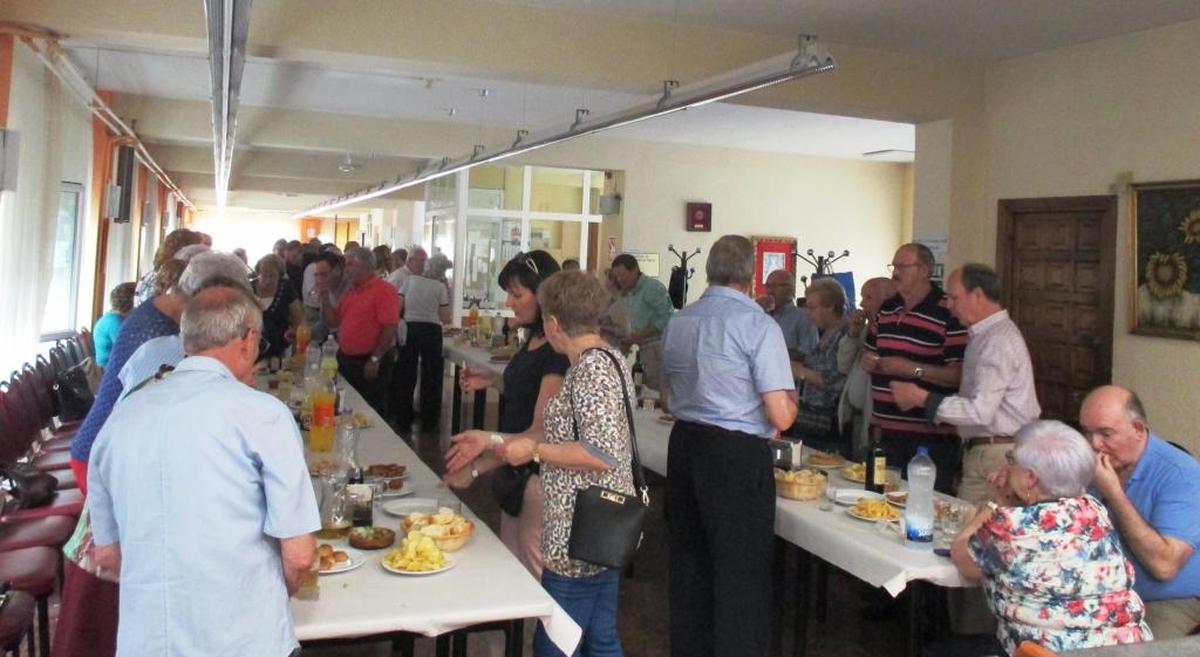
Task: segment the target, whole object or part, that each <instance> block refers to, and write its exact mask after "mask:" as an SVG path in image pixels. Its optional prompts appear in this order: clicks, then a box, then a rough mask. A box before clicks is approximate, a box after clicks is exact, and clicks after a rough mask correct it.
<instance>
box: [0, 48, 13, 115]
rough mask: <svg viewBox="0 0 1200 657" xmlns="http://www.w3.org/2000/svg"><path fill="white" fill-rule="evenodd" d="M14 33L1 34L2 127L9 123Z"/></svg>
mask: <svg viewBox="0 0 1200 657" xmlns="http://www.w3.org/2000/svg"><path fill="white" fill-rule="evenodd" d="M12 64H13V35H11V34H0V128H3V127H6V126H7V125H8V95H9V91H10V89H11V88H12Z"/></svg>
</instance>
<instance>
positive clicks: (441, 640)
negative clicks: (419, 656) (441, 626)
mask: <svg viewBox="0 0 1200 657" xmlns="http://www.w3.org/2000/svg"><path fill="white" fill-rule="evenodd" d="M450 639H451V635H449V634H442V635H439V636H438V637H437V638H436V639H434V643H433V654H434V655H436V657H450V643H451V641H450Z"/></svg>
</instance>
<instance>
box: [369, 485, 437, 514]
mask: <svg viewBox="0 0 1200 657" xmlns="http://www.w3.org/2000/svg"><path fill="white" fill-rule="evenodd" d="M407 490H409V491H410V492H411V491H412V490H413V489H411V488H410V489H407ZM380 508H381V509H383V512H384V513H386V514H388V515H393V516H397V517H403V516H406V515H408V514H410V513H416V512H418V511H419V512H421V513H437V510H438V501H437V500H435V499H433V498H431V497H414V498H412V499H410V500H393V501H391V502H384V503H383V504H382V505H380Z"/></svg>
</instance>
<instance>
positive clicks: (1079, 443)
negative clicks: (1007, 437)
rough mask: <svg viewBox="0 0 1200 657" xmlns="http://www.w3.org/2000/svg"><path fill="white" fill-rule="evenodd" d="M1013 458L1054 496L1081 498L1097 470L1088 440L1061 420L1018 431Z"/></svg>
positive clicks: (1030, 426) (1041, 421)
mask: <svg viewBox="0 0 1200 657" xmlns="http://www.w3.org/2000/svg"><path fill="white" fill-rule="evenodd" d="M1013 457H1014V458H1015V459H1016V461H1017V463H1018V464H1020V465H1022V466H1025V467H1026V468H1029V469H1030V470H1032V471H1033V473H1034V474H1036V475H1037V477H1038V482H1039V483H1040V484H1041V486H1042V490H1044V491H1046V492H1047V493H1049V494H1050V495H1053V496H1054V497H1075V496H1077V495H1082V494H1083V491H1084V490H1085V489H1087V487H1088V484H1090V483H1092V474H1093V473H1094V472H1095V469H1096V454H1095V452H1093V451H1092V446H1091V445H1089V444H1088V441H1087V439H1085V438H1084V437H1083V435H1081V434H1080V433H1079V432H1078V431H1076V430H1074V429H1072V428H1071V427H1069V426H1067V425H1066V424H1063V423H1062V422H1059V421H1058V420H1038V421H1037V422H1034V423H1032V424H1030V425H1028V426H1026V427H1025V428H1023V429H1021V430H1020V431H1018V432H1017V444H1016V447H1015V448H1014V449H1013Z"/></svg>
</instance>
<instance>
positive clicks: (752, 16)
mask: <svg viewBox="0 0 1200 657" xmlns="http://www.w3.org/2000/svg"><path fill="white" fill-rule="evenodd" d="M496 1H499V2H503V3H507V4H515V5H522V6H529V7H544V8H553V9H563V10H575V11H587V12H594V13H601V14H611V15H618V16H622V17H625V18H630V19H649V20H657V21H663V22H668V23H674V22H678V23H688V24H695V25H707V26H711V27H718V28H724V29H735V30H745V31H750V32H759V33H765V34H786V35H792V34H798V33H805V34H817V35H820V36H821V38H822V39H823V40H825V41H827V42H830V43H847V44H852V45H857V46H863V47H872V48H877V49H880V50H899V51H908V52H920V53H927V54H930V55H938V56H942V57H967V58H972V59H980V60H985V61H996V60H1001V59H1007V58H1011V57H1016V56H1019V55H1025V54H1029V53H1034V52H1039V51H1042V50H1050V49H1053V48H1059V47H1062V46H1067V45H1071V44H1076V43H1083V42H1086V41H1094V40H1096V39H1103V38H1106V37H1110V36H1116V35H1118V34H1126V33H1129V32H1137V31H1140V30H1146V29H1150V28H1152V27H1157V26H1160V25H1169V24H1171V23H1178V22H1182V21H1186V20H1192V19H1196V18H1200V2H1198V1H1197V0H802V1H801V0H650V1H647V0H496ZM664 37H665V38H669V34H666V33H665V34H664Z"/></svg>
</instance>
